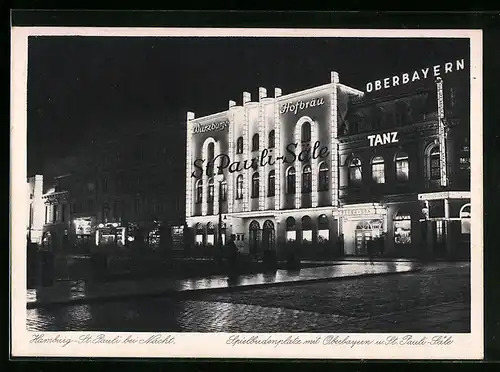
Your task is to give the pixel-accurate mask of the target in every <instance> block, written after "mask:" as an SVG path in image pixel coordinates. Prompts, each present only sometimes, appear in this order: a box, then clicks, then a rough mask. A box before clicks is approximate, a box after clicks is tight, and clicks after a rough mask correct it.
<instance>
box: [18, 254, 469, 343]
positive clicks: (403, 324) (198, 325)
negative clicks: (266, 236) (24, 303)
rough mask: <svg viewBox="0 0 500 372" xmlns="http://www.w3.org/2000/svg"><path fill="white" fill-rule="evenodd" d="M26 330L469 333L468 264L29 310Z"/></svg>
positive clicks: (443, 264) (444, 264) (440, 264)
mask: <svg viewBox="0 0 500 372" xmlns="http://www.w3.org/2000/svg"><path fill="white" fill-rule="evenodd" d="M27 327H28V330H30V331H37V330H38V331H42V330H44V331H63V330H72V331H122V332H126V331H129V332H139V331H141V332H356V333H362V332H370V333H372V332H452V333H459V332H470V269H469V264H468V263H438V264H430V265H428V266H427V267H425V268H424V269H423V270H422V271H420V272H417V273H407V274H396V275H388V276H374V277H366V278H357V279H345V280H342V281H333V282H326V283H309V284H290V285H287V286H283V287H269V288H260V289H250V290H244V291H231V292H227V293H216V294H215V293H212V294H209V293H203V291H201V292H199V293H196V294H191V295H186V297H185V298H182V299H171V298H141V299H137V300H129V301H117V302H109V303H95V304H81V305H71V306H65V307H60V308H55V309H30V310H27Z"/></svg>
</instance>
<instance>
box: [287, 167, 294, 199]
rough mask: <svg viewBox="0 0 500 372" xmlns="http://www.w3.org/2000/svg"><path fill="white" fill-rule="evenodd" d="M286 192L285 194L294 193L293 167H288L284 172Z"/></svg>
mask: <svg viewBox="0 0 500 372" xmlns="http://www.w3.org/2000/svg"><path fill="white" fill-rule="evenodd" d="M286 192H287V194H295V168H294V167H290V168H288V171H287V172H286Z"/></svg>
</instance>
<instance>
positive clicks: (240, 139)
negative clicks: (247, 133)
mask: <svg viewBox="0 0 500 372" xmlns="http://www.w3.org/2000/svg"><path fill="white" fill-rule="evenodd" d="M236 153H237V154H243V137H238V139H237V140H236Z"/></svg>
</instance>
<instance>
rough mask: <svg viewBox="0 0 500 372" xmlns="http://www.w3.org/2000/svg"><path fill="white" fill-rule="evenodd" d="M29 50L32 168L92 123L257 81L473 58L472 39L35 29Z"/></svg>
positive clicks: (198, 107)
mask: <svg viewBox="0 0 500 372" xmlns="http://www.w3.org/2000/svg"><path fill="white" fill-rule="evenodd" d="M28 50H29V57H28V58H29V60H28V175H32V174H34V173H39V172H42V170H43V163H44V162H45V161H47V160H48V159H50V158H53V157H62V156H65V155H69V154H71V152H72V151H73V150H74V149H75V148H76V147H77V146H78V145H79V143H81V141H82V140H83V139H84V138H85V136H86V135H87V134H88V133H92V132H93V131H94V130H98V129H102V128H106V129H110V130H115V131H120V130H123V129H126V128H127V127H128V128H130V127H134V126H140V125H141V123H144V122H151V121H157V122H160V123H161V122H165V123H168V124H170V125H173V126H177V125H178V126H182V125H184V123H185V117H186V111H194V112H195V114H196V116H197V117H199V116H203V115H207V114H211V113H215V112H218V111H222V110H225V109H227V107H228V100H230V99H232V100H235V101H236V102H237V103H238V104H241V101H242V92H243V91H249V92H251V93H252V100H257V98H258V95H257V92H258V87H259V86H262V87H265V88H267V90H268V95H270V96H272V95H274V87H280V88H281V89H282V90H283V94H288V93H291V92H294V91H298V90H303V89H306V88H309V87H313V86H316V85H321V84H326V83H328V82H329V81H330V71H332V70H335V71H338V72H339V74H340V82H341V83H343V84H346V85H350V86H352V87H354V88H357V89H360V90H364V87H365V84H366V82H368V81H373V80H376V79H382V78H384V77H388V76H393V75H397V74H401V73H404V72H412V71H413V70H415V69H420V68H426V67H432V65H434V64H441V65H442V64H444V63H445V62H448V61H454V60H455V59H460V58H465V59H466V61H467V62H468V59H469V42H468V40H467V39H464V40H457V39H455V40H450V39H448V40H442V39H441V40H439V39H427V40H425V39H421V40H415V39H413V40H412V39H407V40H404V39H385V40H382V39H340V38H317V39H312V38H291V39H284V38H266V39H264V38H254V39H248V38H247V39H243V38H217V39H216V38H110V37H108V38H106V37H32V38H30V40H29V49H28Z"/></svg>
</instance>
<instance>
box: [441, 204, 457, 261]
mask: <svg viewBox="0 0 500 372" xmlns="http://www.w3.org/2000/svg"><path fill="white" fill-rule="evenodd" d="M450 225H451V221H450V201H449V199H448V198H446V199H444V225H443V230H444V231H443V233H444V236H445V239H446V252H447V255H453V254H454V253H455V252H454V244H453V243H454V242H453V236H452V235H453V234H452V233H451V232H452V230H451V227H450Z"/></svg>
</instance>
